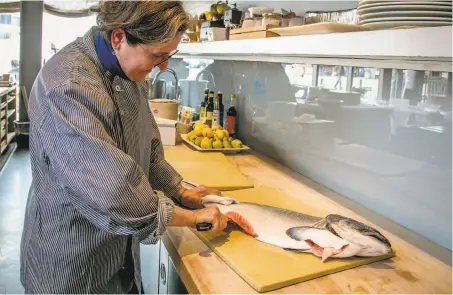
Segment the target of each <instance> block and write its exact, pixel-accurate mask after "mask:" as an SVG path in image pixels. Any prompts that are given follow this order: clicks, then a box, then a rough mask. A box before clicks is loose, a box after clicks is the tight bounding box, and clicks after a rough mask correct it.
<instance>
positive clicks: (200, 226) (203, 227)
mask: <svg viewBox="0 0 453 295" xmlns="http://www.w3.org/2000/svg"><path fill="white" fill-rule="evenodd" d="M211 228H212V224H210V223H207V222H202V223H197V231H208V230H210V229H211Z"/></svg>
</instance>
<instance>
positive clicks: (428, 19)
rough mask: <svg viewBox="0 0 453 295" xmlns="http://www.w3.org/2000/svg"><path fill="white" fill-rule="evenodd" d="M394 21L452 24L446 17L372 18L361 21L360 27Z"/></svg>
mask: <svg viewBox="0 0 453 295" xmlns="http://www.w3.org/2000/svg"><path fill="white" fill-rule="evenodd" d="M392 21H406V22H413V21H419V22H450V23H451V19H448V18H445V17H417V16H415V17H381V18H370V19H366V20H361V21H359V25H365V24H369V23H379V22H392Z"/></svg>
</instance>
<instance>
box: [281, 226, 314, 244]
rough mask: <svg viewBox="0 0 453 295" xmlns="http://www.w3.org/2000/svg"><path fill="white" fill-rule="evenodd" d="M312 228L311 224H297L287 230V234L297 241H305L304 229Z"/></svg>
mask: <svg viewBox="0 0 453 295" xmlns="http://www.w3.org/2000/svg"><path fill="white" fill-rule="evenodd" d="M307 229H311V227H310V226H296V227H291V228H289V229H287V230H286V235H288V237H290V238H291V239H293V240H296V241H304V240H305V239H304V236H303V232H304V230H307Z"/></svg>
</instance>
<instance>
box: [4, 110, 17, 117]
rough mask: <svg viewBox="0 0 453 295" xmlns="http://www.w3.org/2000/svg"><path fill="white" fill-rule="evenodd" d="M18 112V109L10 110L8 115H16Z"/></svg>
mask: <svg viewBox="0 0 453 295" xmlns="http://www.w3.org/2000/svg"><path fill="white" fill-rule="evenodd" d="M15 113H16V110H9V111H8V115H7V116H6V117H7V118H9V117H11V116H12V115H14V114H15Z"/></svg>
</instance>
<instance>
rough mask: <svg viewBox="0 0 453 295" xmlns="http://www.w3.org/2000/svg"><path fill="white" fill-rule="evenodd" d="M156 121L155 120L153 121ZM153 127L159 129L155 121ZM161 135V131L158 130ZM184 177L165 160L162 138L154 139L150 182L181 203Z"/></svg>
mask: <svg viewBox="0 0 453 295" xmlns="http://www.w3.org/2000/svg"><path fill="white" fill-rule="evenodd" d="M153 121H154V119H153ZM153 125H154V126H155V128H156V129H158V127H157V124H156V123H155V121H154V122H153ZM156 133H157V134H159V131H158V130H156ZM182 180H183V178H182V176H181V175H180V174H179V173H178V172H177V171H176V170H175V169H174V168H173V166H171V165H170V163H168V162H167V161H166V160H165V154H164V148H163V146H162V140H161V139H160V136H157V137H154V138H153V139H152V142H151V155H150V165H149V181H150V182H151V184H152V185H153V187H155V188H156V189H158V190H161V191H163V192H164V193H165V195H167V196H168V197H171V198H173V199H174V200H176V201H177V202H179V203H180V196H178V194H177V193H178V190H179V189H180V188H181V181H182Z"/></svg>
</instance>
